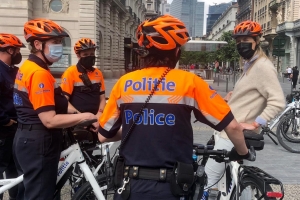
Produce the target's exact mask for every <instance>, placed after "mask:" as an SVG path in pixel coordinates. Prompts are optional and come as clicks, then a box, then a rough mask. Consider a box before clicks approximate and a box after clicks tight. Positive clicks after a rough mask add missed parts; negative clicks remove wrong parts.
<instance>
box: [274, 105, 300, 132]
mask: <svg viewBox="0 0 300 200" xmlns="http://www.w3.org/2000/svg"><path fill="white" fill-rule="evenodd" d="M295 104H296V103H295V102H292V103H289V104H288V105H287V106H286V108H285V110H284V111H283V112H282V113H281V114H280V115H278V116H277V117H275V119H273V120H272V121H273V122H272V124H270V127H269V128H270V130H272V129H273V128H274V127H275V126H276V125H277V124H278V122H279V121H280V119H281V117H282V116H283V115H285V113H287V112H288V111H290V110H292V109H294V108H295V106H296V105H295Z"/></svg>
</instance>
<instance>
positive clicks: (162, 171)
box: [124, 166, 173, 182]
mask: <svg viewBox="0 0 300 200" xmlns="http://www.w3.org/2000/svg"><path fill="white" fill-rule="evenodd" d="M172 171H173V170H172V169H167V168H156V169H153V168H145V167H138V166H125V168H124V177H128V176H129V178H133V179H146V180H153V181H161V182H170V179H171V175H172Z"/></svg>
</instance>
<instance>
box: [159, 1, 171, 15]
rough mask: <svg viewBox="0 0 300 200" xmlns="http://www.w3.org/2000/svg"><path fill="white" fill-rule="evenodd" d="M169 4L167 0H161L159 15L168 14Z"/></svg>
mask: <svg viewBox="0 0 300 200" xmlns="http://www.w3.org/2000/svg"><path fill="white" fill-rule="evenodd" d="M170 10H171V4H169V3H168V1H167V0H163V1H162V2H161V4H160V9H159V11H160V14H161V15H170V14H171V13H170Z"/></svg>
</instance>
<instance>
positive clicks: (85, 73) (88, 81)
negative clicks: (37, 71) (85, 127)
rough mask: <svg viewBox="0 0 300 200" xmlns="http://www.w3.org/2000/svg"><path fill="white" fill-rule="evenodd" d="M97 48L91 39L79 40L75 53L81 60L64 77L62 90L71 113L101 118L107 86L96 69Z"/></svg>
mask: <svg viewBox="0 0 300 200" xmlns="http://www.w3.org/2000/svg"><path fill="white" fill-rule="evenodd" d="M96 48H97V46H96V45H95V43H94V42H93V41H92V40H91V39H89V38H82V39H80V40H78V41H77V42H76V44H75V46H74V51H75V53H76V55H77V57H78V59H79V61H78V63H77V65H73V66H70V67H69V68H68V69H67V70H66V71H65V72H64V74H63V75H62V81H61V88H62V90H63V92H64V94H65V95H66V97H67V99H68V100H69V110H70V111H71V112H77V113H81V112H90V113H93V114H95V115H97V116H100V115H101V114H102V112H103V109H104V106H105V84H104V79H103V75H102V73H101V71H100V70H99V69H97V68H95V67H94V65H95V59H96V57H95V50H96Z"/></svg>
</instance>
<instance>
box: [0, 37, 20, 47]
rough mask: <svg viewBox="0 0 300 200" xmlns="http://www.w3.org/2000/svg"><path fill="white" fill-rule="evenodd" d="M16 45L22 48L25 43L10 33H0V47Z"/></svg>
mask: <svg viewBox="0 0 300 200" xmlns="http://www.w3.org/2000/svg"><path fill="white" fill-rule="evenodd" d="M7 47H17V48H23V47H25V45H24V44H23V43H22V42H21V40H20V39H19V38H17V37H16V36H14V35H12V34H8V33H0V48H7Z"/></svg>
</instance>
